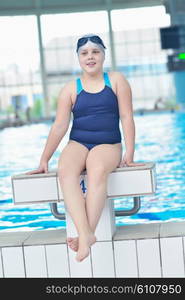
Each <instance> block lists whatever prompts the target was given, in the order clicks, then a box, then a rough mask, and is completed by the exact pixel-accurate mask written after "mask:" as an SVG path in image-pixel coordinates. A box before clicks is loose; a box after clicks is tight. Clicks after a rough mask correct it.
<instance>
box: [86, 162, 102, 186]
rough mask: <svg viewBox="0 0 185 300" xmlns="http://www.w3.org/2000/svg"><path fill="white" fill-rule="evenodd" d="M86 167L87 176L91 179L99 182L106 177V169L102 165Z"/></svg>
mask: <svg viewBox="0 0 185 300" xmlns="http://www.w3.org/2000/svg"><path fill="white" fill-rule="evenodd" d="M86 169H87V175H88V177H89V178H91V179H93V181H98V182H99V181H101V180H103V179H106V177H107V171H106V168H105V166H104V165H101V164H99V165H97V166H87V167H86Z"/></svg>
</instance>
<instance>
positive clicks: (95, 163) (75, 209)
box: [27, 34, 141, 261]
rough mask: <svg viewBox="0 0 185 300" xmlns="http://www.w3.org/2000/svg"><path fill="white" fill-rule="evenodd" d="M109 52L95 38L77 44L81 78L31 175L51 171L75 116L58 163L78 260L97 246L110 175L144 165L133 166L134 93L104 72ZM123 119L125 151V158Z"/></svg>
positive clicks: (66, 95) (63, 101) (64, 94)
mask: <svg viewBox="0 0 185 300" xmlns="http://www.w3.org/2000/svg"><path fill="white" fill-rule="evenodd" d="M105 49H106V47H105V45H104V43H103V41H102V39H101V38H100V37H99V36H97V35H92V34H91V35H86V36H83V37H82V38H80V39H79V40H78V42H77V48H76V51H77V55H78V60H79V64H80V66H81V69H82V75H81V77H80V78H78V79H77V80H76V81H71V82H69V83H67V84H66V85H65V86H64V87H63V88H62V90H61V92H60V95H59V99H58V107H57V113H56V118H55V121H54V123H53V125H52V127H51V130H50V133H49V136H48V139H47V142H46V146H45V148H44V151H43V154H42V156H41V159H40V165H39V167H38V169H37V170H34V171H31V172H28V173H27V174H36V173H43V172H48V162H49V160H50V158H51V156H52V155H53V153H54V151H55V150H56V148H57V146H58V145H59V143H60V142H61V140H62V138H63V137H64V135H65V134H66V132H67V130H68V127H69V123H70V116H71V112H73V117H74V119H73V125H72V128H71V132H70V138H69V141H68V143H67V145H66V146H65V147H64V149H63V151H62V153H61V156H60V158H59V162H58V177H59V181H60V185H61V189H62V191H63V195H64V201H65V205H66V207H67V210H68V212H69V214H70V215H71V217H72V220H73V222H74V224H75V226H76V229H77V232H78V237H75V238H71V237H68V238H67V243H68V246H69V247H70V248H71V249H72V250H74V251H76V252H77V254H76V260H77V261H82V260H83V259H84V258H85V257H87V256H88V255H89V249H90V247H91V246H92V245H93V244H94V243H95V242H96V237H95V234H94V233H95V229H96V226H97V224H98V221H99V218H100V216H101V212H102V209H103V207H104V204H105V200H106V197H107V190H106V189H107V178H108V175H109V174H110V173H111V172H112V171H113V170H114V169H116V168H117V167H123V166H138V165H141V164H138V163H134V162H133V157H134V145H135V125H134V120H133V109H132V100H131V89H130V86H129V84H128V82H127V80H126V79H125V78H124V76H123V75H122V74H121V73H119V72H109V73H104V71H103V63H104V60H105ZM119 120H121V124H122V128H123V132H124V141H125V149H126V151H125V153H124V154H123V156H122V144H121V132H120V129H119ZM84 169H86V172H87V177H88V189H87V195H86V199H84V196H83V192H82V190H81V187H80V184H79V176H80V174H81V172H82V171H83V170H84Z"/></svg>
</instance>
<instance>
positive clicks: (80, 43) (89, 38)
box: [76, 35, 106, 52]
mask: <svg viewBox="0 0 185 300" xmlns="http://www.w3.org/2000/svg"><path fill="white" fill-rule="evenodd" d="M88 41H91V42H93V43H95V44H100V45H101V46H102V47H103V48H104V49H106V47H105V45H104V43H103V41H102V39H101V38H100V37H99V36H98V35H92V36H87V37H82V38H80V39H79V40H78V42H77V47H76V52H78V49H79V48H80V47H82V46H83V45H85V44H86V43H87V42H88Z"/></svg>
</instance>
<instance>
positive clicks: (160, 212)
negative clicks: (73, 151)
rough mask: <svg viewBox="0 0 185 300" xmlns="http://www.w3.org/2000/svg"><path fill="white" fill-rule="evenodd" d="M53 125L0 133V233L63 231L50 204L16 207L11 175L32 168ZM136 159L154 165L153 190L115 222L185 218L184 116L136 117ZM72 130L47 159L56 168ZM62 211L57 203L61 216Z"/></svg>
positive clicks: (126, 203)
mask: <svg viewBox="0 0 185 300" xmlns="http://www.w3.org/2000/svg"><path fill="white" fill-rule="evenodd" d="M51 124H52V123H51V122H48V123H41V124H32V125H25V126H22V127H16V128H6V129H4V130H1V131H0V157H1V164H0V221H1V222H0V230H3V231H20V230H41V229H52V228H64V227H65V221H60V220H57V219H55V218H54V217H53V216H52V214H51V212H50V208H49V205H48V204H44V205H43V204H34V205H30V206H28V205H27V206H14V205H13V203H12V191H11V176H12V175H15V174H20V173H24V172H26V171H28V170H32V169H35V168H36V167H37V166H38V163H39V159H40V156H41V153H42V150H43V147H44V145H45V141H46V139H47V136H48V133H49V130H50V127H51ZM135 124H136V151H135V161H142V162H146V161H153V162H155V163H156V172H157V192H156V194H155V195H154V196H145V197H142V198H141V200H142V201H141V202H142V203H141V209H140V211H139V212H138V213H137V214H136V215H133V216H130V217H117V218H116V224H117V225H118V226H119V225H124V224H138V223H147V222H150V223H151V222H160V221H161V222H165V221H172V220H173V221H180V220H185V184H184V181H185V180H184V179H185V156H184V149H185V113H183V112H175V113H170V112H159V113H156V112H154V113H146V114H143V115H139V114H136V115H135ZM69 131H70V128H69V130H68V132H67V134H66V136H65V138H64V139H63V140H62V142H61V144H60V146H59V147H58V149H57V151H56V152H55V153H54V155H53V157H52V158H51V160H50V163H49V168H50V169H55V168H56V167H57V162H58V158H59V155H60V152H61V150H62V149H63V147H64V146H65V144H66V143H67V140H68V136H69ZM114 203H115V209H120V208H121V207H124V208H129V207H130V206H132V199H127V198H124V199H115V200H114ZM62 211H64V207H63V206H62V204H61V212H62Z"/></svg>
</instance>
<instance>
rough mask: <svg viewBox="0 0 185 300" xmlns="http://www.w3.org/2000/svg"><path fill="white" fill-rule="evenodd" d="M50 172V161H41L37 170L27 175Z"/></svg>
mask: <svg viewBox="0 0 185 300" xmlns="http://www.w3.org/2000/svg"><path fill="white" fill-rule="evenodd" d="M40 173H48V162H41V163H40V165H39V167H38V168H37V169H36V170H33V171H30V172H27V173H25V174H26V175H32V174H40Z"/></svg>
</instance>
